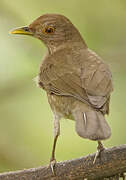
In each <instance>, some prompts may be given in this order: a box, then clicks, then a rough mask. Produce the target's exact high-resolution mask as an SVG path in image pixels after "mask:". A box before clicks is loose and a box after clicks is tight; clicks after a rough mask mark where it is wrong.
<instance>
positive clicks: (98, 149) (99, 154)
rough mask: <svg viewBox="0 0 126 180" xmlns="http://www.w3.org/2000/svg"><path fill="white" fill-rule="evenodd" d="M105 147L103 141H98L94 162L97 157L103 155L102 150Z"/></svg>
mask: <svg viewBox="0 0 126 180" xmlns="http://www.w3.org/2000/svg"><path fill="white" fill-rule="evenodd" d="M104 149H105V148H104V146H103V144H102V142H101V141H98V146H97V152H96V155H95V157H94V161H93V164H94V163H95V162H96V159H97V157H101V152H102V151H103V150H104Z"/></svg>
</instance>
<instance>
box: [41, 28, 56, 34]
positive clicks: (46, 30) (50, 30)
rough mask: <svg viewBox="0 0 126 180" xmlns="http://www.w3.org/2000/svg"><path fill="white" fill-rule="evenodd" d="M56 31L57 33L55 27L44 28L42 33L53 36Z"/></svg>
mask: <svg viewBox="0 0 126 180" xmlns="http://www.w3.org/2000/svg"><path fill="white" fill-rule="evenodd" d="M54 31H55V29H54V27H51V26H48V27H44V28H43V29H42V32H43V33H44V34H53V33H54Z"/></svg>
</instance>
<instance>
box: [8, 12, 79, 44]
mask: <svg viewBox="0 0 126 180" xmlns="http://www.w3.org/2000/svg"><path fill="white" fill-rule="evenodd" d="M10 33H11V34H23V35H30V36H33V37H36V38H38V39H40V40H42V41H43V42H44V43H45V45H46V46H47V47H48V48H50V47H57V46H59V45H61V44H63V43H65V42H79V41H82V38H81V35H80V33H79V32H78V30H77V29H76V28H75V26H74V25H73V24H72V23H71V22H70V20H68V19H67V18H66V17H65V16H63V15H58V14H45V15H43V16H40V17H39V18H37V19H36V20H35V21H33V23H31V24H30V25H29V26H27V27H22V28H17V29H14V30H13V31H11V32H10Z"/></svg>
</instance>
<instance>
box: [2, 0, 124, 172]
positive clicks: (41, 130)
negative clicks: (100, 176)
mask: <svg viewBox="0 0 126 180" xmlns="http://www.w3.org/2000/svg"><path fill="white" fill-rule="evenodd" d="M44 13H59V14H63V15H65V16H67V17H68V18H70V19H71V21H72V22H73V23H74V24H75V25H76V27H77V28H78V29H79V30H80V32H81V34H82V36H83V37H84V39H85V41H86V42H87V44H88V46H89V48H91V49H93V50H95V51H96V52H97V53H98V54H99V55H100V56H102V57H103V59H104V60H105V62H106V63H107V64H109V66H110V68H111V70H112V73H113V79H114V89H115V91H114V93H113V95H112V98H111V109H110V110H111V111H110V115H109V116H108V117H107V119H108V121H109V124H110V126H111V128H112V136H111V138H110V139H109V140H107V141H105V142H104V144H105V146H106V147H111V146H115V145H119V144H124V143H126V130H125V129H126V108H125V107H126V101H125V100H126V1H124V0H111V1H110V0H102V1H101V0H95V1H93V0H69V1H68V0H63V1H61V0H55V1H51V0H37V1H33V0H27V1H26V0H22V1H19V0H13V1H9V0H0V172H3V171H9V170H15V169H23V168H29V167H36V166H40V165H45V164H48V162H49V159H50V155H51V149H52V143H53V135H52V128H53V123H52V122H53V121H52V119H53V116H52V113H51V110H50V107H49V104H48V102H47V98H46V94H45V92H44V91H42V90H41V89H39V88H37V87H36V85H35V83H34V81H33V80H32V79H33V78H34V77H35V76H36V75H37V73H38V71H39V64H40V62H41V59H42V56H43V54H44V52H45V50H46V48H45V46H44V45H43V44H42V43H41V42H40V41H39V40H36V39H34V38H31V37H26V36H13V35H9V34H8V32H9V30H11V29H13V28H15V27H19V26H24V25H27V24H30V23H31V22H32V21H33V20H34V19H36V18H37V17H38V16H40V15H42V14H44ZM96 146H97V143H96V142H93V141H89V140H84V139H82V138H80V137H79V136H78V135H77V134H76V132H75V131H74V122H73V121H69V120H61V136H60V137H59V140H58V143H57V149H56V157H57V161H62V160H67V159H73V158H77V157H80V156H85V155H87V154H89V153H93V152H95V151H96Z"/></svg>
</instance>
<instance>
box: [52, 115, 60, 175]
mask: <svg viewBox="0 0 126 180" xmlns="http://www.w3.org/2000/svg"><path fill="white" fill-rule="evenodd" d="M59 134H60V124H59V116H57V115H55V117H54V142H53V149H52V155H51V158H50V167H51V170H52V173H53V175H55V171H54V167H55V164H56V159H55V149H56V142H57V139H58V136H59Z"/></svg>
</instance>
